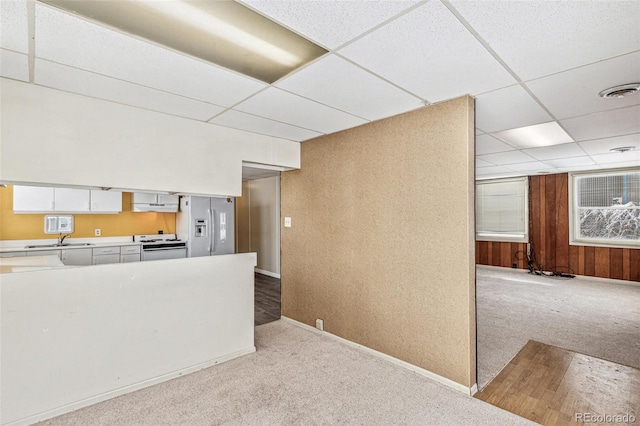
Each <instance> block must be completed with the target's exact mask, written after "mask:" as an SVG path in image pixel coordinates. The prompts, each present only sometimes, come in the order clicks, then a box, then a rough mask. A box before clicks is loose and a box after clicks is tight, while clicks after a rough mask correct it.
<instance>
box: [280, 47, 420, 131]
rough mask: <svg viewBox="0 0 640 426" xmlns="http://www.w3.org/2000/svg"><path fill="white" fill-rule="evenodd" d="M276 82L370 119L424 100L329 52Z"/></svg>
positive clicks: (375, 118) (410, 108) (396, 112)
mask: <svg viewBox="0 0 640 426" xmlns="http://www.w3.org/2000/svg"><path fill="white" fill-rule="evenodd" d="M276 86H278V87H280V88H282V89H285V90H288V91H290V92H293V93H297V94H299V95H302V96H304V97H307V98H309V99H312V100H314V101H318V102H321V103H324V104H326V105H329V106H332V107H334V108H337V109H340V110H343V111H346V112H349V113H351V114H354V115H357V116H359V117H362V118H366V119H368V120H377V119H380V118H384V117H389V116H392V115H396V114H399V113H402V112H406V111H409V110H413V109H416V108H419V107H421V106H423V103H422V101H421V100H420V99H419V98H417V97H415V96H413V95H410V94H408V93H407V92H405V91H403V90H400V89H398V88H397V87H395V86H393V85H391V84H389V83H387V82H386V81H384V80H382V79H380V78H378V77H376V76H374V75H373V74H370V73H368V72H367V71H364V70H363V69H362V68H359V67H357V66H355V65H353V64H352V63H350V62H348V61H346V60H344V59H342V58H339V57H337V56H335V55H327V56H325V57H324V58H322V59H320V60H319V61H316V62H315V63H313V64H311V65H310V66H308V67H306V68H304V69H303V70H301V71H299V72H297V73H295V74H293V75H291V76H289V77H286V78H285V79H283V80H281V81H280V82H278V83H277V84H276Z"/></svg>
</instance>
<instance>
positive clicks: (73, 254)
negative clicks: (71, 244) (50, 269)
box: [62, 248, 92, 265]
mask: <svg viewBox="0 0 640 426" xmlns="http://www.w3.org/2000/svg"><path fill="white" fill-rule="evenodd" d="M91 258H92V250H91V249H90V248H82V249H66V250H62V263H64V264H65V265H91Z"/></svg>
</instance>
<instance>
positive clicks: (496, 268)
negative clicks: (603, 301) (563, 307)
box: [476, 265, 640, 286]
mask: <svg viewBox="0 0 640 426" xmlns="http://www.w3.org/2000/svg"><path fill="white" fill-rule="evenodd" d="M476 268H479V269H487V270H490V271H491V270H493V271H500V270H503V271H504V270H505V269H506V270H509V271H511V272H522V273H525V274H528V273H529V270H528V269H520V268H507V267H504V266H493V265H476ZM573 275H575V276H576V278H579V279H581V280H587V281H600V282H604V283H607V284H619V285H634V286H640V282H638V281H631V280H616V279H613V278H601V277H590V276H588V275H578V274H573Z"/></svg>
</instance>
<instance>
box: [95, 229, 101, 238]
mask: <svg viewBox="0 0 640 426" xmlns="http://www.w3.org/2000/svg"><path fill="white" fill-rule="evenodd" d="M95 235H96V237H99V236H100V235H102V230H101V229H100V228H96V230H95Z"/></svg>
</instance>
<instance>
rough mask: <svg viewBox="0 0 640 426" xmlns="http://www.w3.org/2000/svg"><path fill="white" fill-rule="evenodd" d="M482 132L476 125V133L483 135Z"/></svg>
mask: <svg viewBox="0 0 640 426" xmlns="http://www.w3.org/2000/svg"><path fill="white" fill-rule="evenodd" d="M483 134H484V132H483V131H482V130H480V129H478V128H477V127H476V135H483Z"/></svg>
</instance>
